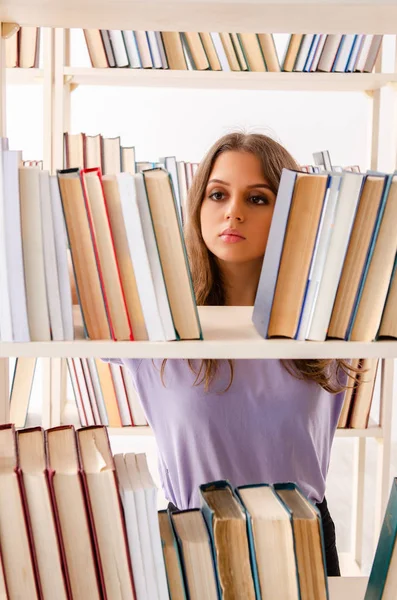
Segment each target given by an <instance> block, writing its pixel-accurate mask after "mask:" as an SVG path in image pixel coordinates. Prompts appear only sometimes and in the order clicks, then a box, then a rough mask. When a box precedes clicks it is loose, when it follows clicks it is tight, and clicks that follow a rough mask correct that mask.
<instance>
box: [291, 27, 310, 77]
mask: <svg viewBox="0 0 397 600" xmlns="http://www.w3.org/2000/svg"><path fill="white" fill-rule="evenodd" d="M314 37H315V35H314V34H313V33H306V34H305V35H304V36H303V40H302V43H301V45H300V47H299V52H298V56H297V57H296V60H295V64H294V71H295V72H297V73H299V72H302V71H303V68H304V66H305V64H306V61H307V59H308V57H309V52H310V49H311V46H312V44H313V41H314Z"/></svg>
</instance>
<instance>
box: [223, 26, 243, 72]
mask: <svg viewBox="0 0 397 600" xmlns="http://www.w3.org/2000/svg"><path fill="white" fill-rule="evenodd" d="M219 35H220V38H221V41H222V45H223V48H224V50H225V53H226V58H227V61H228V63H229V66H230V69H231V70H232V71H241V68H240V65H239V62H238V60H237V55H236V51H235V49H234V47H233V43H232V38H231V37H230V33H220V34H219Z"/></svg>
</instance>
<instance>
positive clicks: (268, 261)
mask: <svg viewBox="0 0 397 600" xmlns="http://www.w3.org/2000/svg"><path fill="white" fill-rule="evenodd" d="M298 176H299V175H298V173H297V172H296V171H290V170H289V169H283V171H282V174H281V179H280V185H279V188H278V192H277V201H276V204H275V207H274V213H273V218H272V223H271V226H270V231H269V238H268V241H267V246H266V252H265V256H264V259H263V264H262V271H261V276H260V279H259V285H258V291H257V293H256V298H255V306H254V312H253V315H252V321H253V323H254V325H255V328H256V330H257V331H258V333H259V334H260V335H261V336H262V337H263V338H266V337H267V330H268V326H269V321H270V314H271V310H272V304H273V296H274V292H275V290H276V284H277V276H278V269H279V265H280V260H281V254H282V251H283V245H284V236H285V231H286V229H287V223H288V216H289V211H290V207H291V201H292V196H293V193H294V186H295V181H296V178H297V177H298Z"/></svg>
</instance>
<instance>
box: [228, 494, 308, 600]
mask: <svg viewBox="0 0 397 600" xmlns="http://www.w3.org/2000/svg"><path fill="white" fill-rule="evenodd" d="M238 492H239V494H240V497H241V498H242V501H243V503H244V506H245V508H246V509H247V511H248V519H250V520H251V527H252V537H253V543H254V548H255V560H256V565H257V569H258V576H259V585H260V591H261V598H262V600H274V598H288V599H289V600H293V599H296V600H299V589H298V582H297V576H296V562H295V549H294V537H293V533H292V523H291V518H290V515H289V513H288V511H287V510H286V508H285V506H284V505H283V504H282V502H281V501H280V498H279V497H278V496H277V494H276V493H275V491H274V490H273V489H272V488H271V487H270V486H268V485H261V486H252V487H241V488H239V489H238Z"/></svg>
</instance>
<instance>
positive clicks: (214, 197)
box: [209, 192, 223, 200]
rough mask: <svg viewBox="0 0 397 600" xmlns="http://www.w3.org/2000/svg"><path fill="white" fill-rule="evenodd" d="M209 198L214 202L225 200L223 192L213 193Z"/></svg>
mask: <svg viewBox="0 0 397 600" xmlns="http://www.w3.org/2000/svg"><path fill="white" fill-rule="evenodd" d="M209 197H210V198H211V199H212V200H222V199H223V192H212V194H210V196H209Z"/></svg>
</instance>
